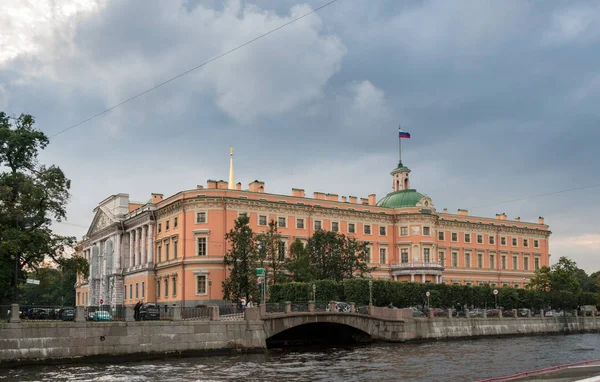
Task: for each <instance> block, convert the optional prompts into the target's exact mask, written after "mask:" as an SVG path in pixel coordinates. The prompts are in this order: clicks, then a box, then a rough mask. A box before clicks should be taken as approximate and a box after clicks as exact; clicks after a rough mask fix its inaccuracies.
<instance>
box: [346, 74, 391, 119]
mask: <svg viewBox="0 0 600 382" xmlns="http://www.w3.org/2000/svg"><path fill="white" fill-rule="evenodd" d="M347 90H348V92H349V95H350V99H344V100H343V103H344V105H343V106H342V107H343V108H344V110H343V115H344V118H345V124H346V126H349V127H352V128H355V129H359V130H360V129H369V128H371V127H373V126H377V125H378V124H383V123H384V121H386V120H387V119H388V117H389V110H388V106H387V102H386V99H385V93H384V92H383V90H381V89H378V88H377V87H376V86H374V85H373V84H372V83H371V82H370V81H367V80H365V81H362V82H355V83H351V84H350V85H348V87H347Z"/></svg>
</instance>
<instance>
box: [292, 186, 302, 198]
mask: <svg viewBox="0 0 600 382" xmlns="http://www.w3.org/2000/svg"><path fill="white" fill-rule="evenodd" d="M292 196H295V197H297V198H304V190H303V189H301V188H292Z"/></svg>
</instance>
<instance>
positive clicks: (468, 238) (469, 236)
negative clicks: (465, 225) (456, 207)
mask: <svg viewBox="0 0 600 382" xmlns="http://www.w3.org/2000/svg"><path fill="white" fill-rule="evenodd" d="M470 242H471V234H470V233H465V243H470Z"/></svg>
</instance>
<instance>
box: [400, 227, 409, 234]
mask: <svg viewBox="0 0 600 382" xmlns="http://www.w3.org/2000/svg"><path fill="white" fill-rule="evenodd" d="M400 236H408V227H400Z"/></svg>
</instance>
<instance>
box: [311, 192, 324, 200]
mask: <svg viewBox="0 0 600 382" xmlns="http://www.w3.org/2000/svg"><path fill="white" fill-rule="evenodd" d="M313 198H314V199H318V200H325V194H324V193H322V192H318V191H315V192H313Z"/></svg>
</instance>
